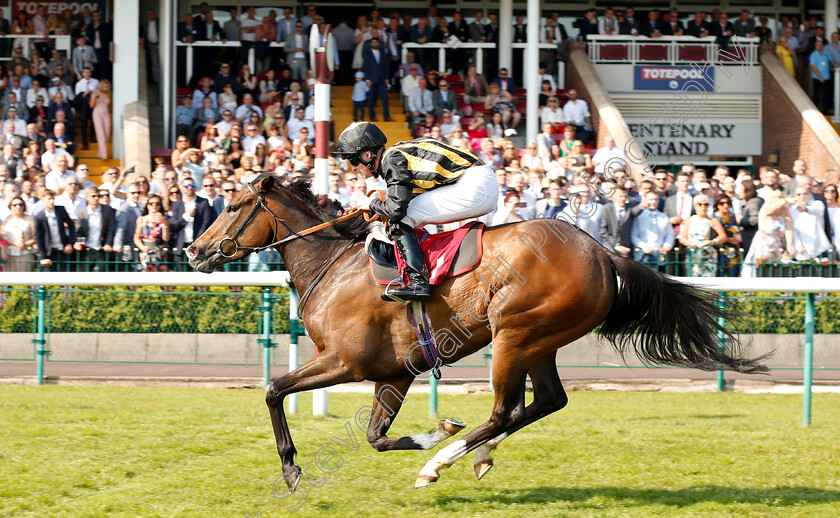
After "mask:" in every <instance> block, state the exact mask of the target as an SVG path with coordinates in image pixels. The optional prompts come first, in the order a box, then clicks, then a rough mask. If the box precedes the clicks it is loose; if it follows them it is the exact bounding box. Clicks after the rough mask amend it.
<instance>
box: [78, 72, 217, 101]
mask: <svg viewBox="0 0 840 518" xmlns="http://www.w3.org/2000/svg"><path fill="white" fill-rule="evenodd" d="M93 90H95V88H94V89H93ZM205 97H207V98H209V99H210V101H211V103H212V107H213V108H214V109H218V108H219V97H218V94H217V93H216V91H215V90H213V80H212V79H210V78H209V77H207V76H205V77H202V78H201V82H200V85H199V87H198V88H197V89H196V90H195V91H193V97H192V103H193V106H204V103H203V101H204V98H205Z"/></svg>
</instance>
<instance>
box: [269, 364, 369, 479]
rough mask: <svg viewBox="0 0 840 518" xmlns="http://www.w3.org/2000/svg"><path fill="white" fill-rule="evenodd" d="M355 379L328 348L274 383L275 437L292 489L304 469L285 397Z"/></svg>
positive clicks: (271, 398)
mask: <svg viewBox="0 0 840 518" xmlns="http://www.w3.org/2000/svg"><path fill="white" fill-rule="evenodd" d="M350 381H355V379H354V377H353V374H352V373H351V372H350V370H349V369H347V367H345V366H344V364H343V362H342V361H341V359H340V358H339V357H338V354H336V353H335V352H334V351H325V352H323V353H321V354H320V355H318V356H317V357H315V358H314V359H312V360H310V361H308V362H306V363H305V364H303V365H301V366H300V367H299V368H297V369H295V370H294V371H292V372H290V373H288V374H286V375H285V376H281V377H279V378H277V379H275V380H273V381H272V382H271V385H269V387H268V390H267V392H266V396H265V402H266V404H267V405H268V413H269V415H270V416H271V425H272V427H273V428H274V438H275V440H276V441H277V453H279V454H280V458H281V459H282V461H283V478H284V479H285V480H286V484H287V485H288V486H289V489H291V490H292V491H294V490H295V489H296V488H297V483H298V481H299V480H300V476H301V469H300V467H299V466H297V465H295V454H296V453H297V450H295V445H294V443H293V442H292V435H291V434H290V433H289V425H288V424H287V423H286V414H285V412H284V411H283V399H284V398H285V397H286V396H288V395H289V394H294V393H295V392H301V391H304V390H314V389H319V388H324V387H330V386H332V385H337V384H339V383H347V382H350Z"/></svg>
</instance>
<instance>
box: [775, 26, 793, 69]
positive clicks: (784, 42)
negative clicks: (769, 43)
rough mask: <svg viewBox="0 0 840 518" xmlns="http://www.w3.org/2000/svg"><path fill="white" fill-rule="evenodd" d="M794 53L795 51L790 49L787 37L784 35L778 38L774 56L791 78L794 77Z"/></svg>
mask: <svg viewBox="0 0 840 518" xmlns="http://www.w3.org/2000/svg"><path fill="white" fill-rule="evenodd" d="M795 52H796V51H795V50H793V49H791V48H790V45H789V43H788V39H787V37H786V36H785V35H781V36H779V43H778V44H777V45H776V56H777V57H778V58H779V61H781V62H782V65H784V66H785V69H786V70H787V71H788V72H789V73H790V75H791V76H793V77H796V66H795V62H794V59H795Z"/></svg>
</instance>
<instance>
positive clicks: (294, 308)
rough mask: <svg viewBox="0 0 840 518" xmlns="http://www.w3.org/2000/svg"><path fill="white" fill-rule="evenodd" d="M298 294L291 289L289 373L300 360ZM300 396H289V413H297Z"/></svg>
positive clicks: (295, 367)
mask: <svg viewBox="0 0 840 518" xmlns="http://www.w3.org/2000/svg"><path fill="white" fill-rule="evenodd" d="M299 302H300V299H299V298H298V292H297V290H296V289H295V288H293V287H291V286H290V287H289V372H292V371H293V370H295V369H297V367H298V364H297V358H298V304H299ZM297 404H298V395H297V393H295V394H291V395H289V413H290V414H294V413H296V412H297Z"/></svg>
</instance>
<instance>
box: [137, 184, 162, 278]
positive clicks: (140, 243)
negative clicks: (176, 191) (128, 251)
mask: <svg viewBox="0 0 840 518" xmlns="http://www.w3.org/2000/svg"><path fill="white" fill-rule="evenodd" d="M170 237H171V230H170V222H169V220H168V219H167V217H166V215H165V214H164V212H163V200H162V199H161V197H160V196H158V195H157V194H153V195H151V196H149V200H148V201H147V202H146V206H145V207H144V208H143V212H142V216H140V217H139V218H138V219H137V223H136V225H135V230H134V245H135V246H136V247H137V248H138V249H139V250H140V262H141V264H142V265H143V268H145V269H146V270H148V271H155V270H164V269H165V268H166V264H167V263H168V261H169V250H168V247H169V240H170Z"/></svg>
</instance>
